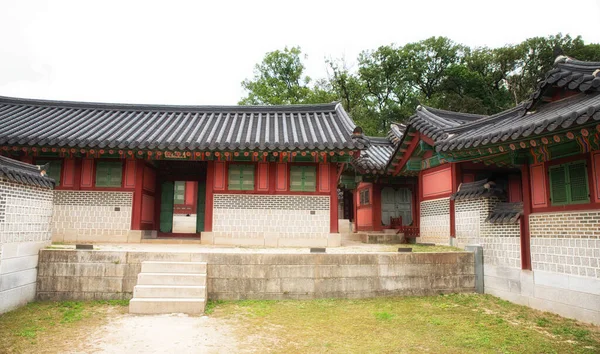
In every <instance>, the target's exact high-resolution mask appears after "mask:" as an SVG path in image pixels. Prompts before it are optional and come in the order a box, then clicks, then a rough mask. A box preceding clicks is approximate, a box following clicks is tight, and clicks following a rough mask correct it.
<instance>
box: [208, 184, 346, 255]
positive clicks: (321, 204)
mask: <svg viewBox="0 0 600 354" xmlns="http://www.w3.org/2000/svg"><path fill="white" fill-rule="evenodd" d="M329 200H330V197H329V196H300V195H245V194H215V195H214V207H213V229H212V232H211V233H202V242H203V243H214V244H235V245H255V246H275V247H285V246H304V247H332V246H339V243H338V244H334V242H333V241H334V240H336V239H337V240H339V237H337V238H334V237H332V236H331V235H330V233H329V231H330V211H329V208H330V205H329ZM338 242H339V241H338Z"/></svg>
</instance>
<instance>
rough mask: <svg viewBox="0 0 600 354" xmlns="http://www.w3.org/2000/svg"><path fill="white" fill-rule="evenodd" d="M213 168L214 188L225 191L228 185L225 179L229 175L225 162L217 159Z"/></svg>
mask: <svg viewBox="0 0 600 354" xmlns="http://www.w3.org/2000/svg"><path fill="white" fill-rule="evenodd" d="M213 168H214V170H215V174H214V180H213V190H215V191H224V190H225V185H226V183H225V181H226V179H227V176H226V175H225V162H221V161H215V162H214V164H213Z"/></svg>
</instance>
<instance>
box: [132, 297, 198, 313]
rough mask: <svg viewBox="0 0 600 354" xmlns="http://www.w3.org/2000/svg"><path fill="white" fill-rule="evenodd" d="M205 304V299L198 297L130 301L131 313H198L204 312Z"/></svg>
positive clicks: (136, 299)
mask: <svg viewBox="0 0 600 354" xmlns="http://www.w3.org/2000/svg"><path fill="white" fill-rule="evenodd" d="M205 305H206V301H205V299H197V298H178V299H174V298H133V299H131V301H129V313H135V314H165V313H186V314H190V315H198V314H203V313H204V307H205Z"/></svg>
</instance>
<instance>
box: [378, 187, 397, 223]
mask: <svg viewBox="0 0 600 354" xmlns="http://www.w3.org/2000/svg"><path fill="white" fill-rule="evenodd" d="M395 217H396V194H395V192H394V189H393V188H392V187H385V188H383V189H382V190H381V222H382V223H383V225H386V226H387V225H389V224H390V218H395Z"/></svg>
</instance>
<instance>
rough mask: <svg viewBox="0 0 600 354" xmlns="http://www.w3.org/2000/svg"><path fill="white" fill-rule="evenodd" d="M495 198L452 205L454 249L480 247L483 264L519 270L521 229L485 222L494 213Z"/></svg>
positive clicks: (461, 201)
mask: <svg viewBox="0 0 600 354" xmlns="http://www.w3.org/2000/svg"><path fill="white" fill-rule="evenodd" d="M499 202H500V200H499V199H498V198H478V199H471V200H458V201H456V204H455V216H456V217H455V220H456V240H455V242H454V244H455V246H457V247H460V248H464V247H465V246H466V245H481V246H483V253H484V257H483V259H484V264H485V265H495V266H499V267H509V268H515V269H520V268H521V241H520V237H521V227H520V223H516V224H491V223H488V222H485V219H486V218H487V217H488V216H489V214H490V212H491V211H492V210H494V208H495V206H496V204H497V203H499Z"/></svg>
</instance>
